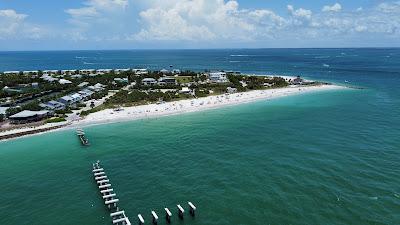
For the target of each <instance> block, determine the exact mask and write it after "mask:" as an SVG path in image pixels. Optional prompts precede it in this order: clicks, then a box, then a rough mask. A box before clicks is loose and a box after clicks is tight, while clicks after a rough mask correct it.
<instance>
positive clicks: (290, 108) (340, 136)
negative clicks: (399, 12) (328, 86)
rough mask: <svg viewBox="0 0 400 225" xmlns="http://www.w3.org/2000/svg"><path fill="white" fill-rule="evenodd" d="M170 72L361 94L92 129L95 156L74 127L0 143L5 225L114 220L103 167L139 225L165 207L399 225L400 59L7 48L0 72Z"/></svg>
mask: <svg viewBox="0 0 400 225" xmlns="http://www.w3.org/2000/svg"><path fill="white" fill-rule="evenodd" d="M170 65H172V66H173V67H174V68H178V69H181V70H186V69H191V70H196V71H203V70H205V69H210V70H214V69H215V70H216V69H224V70H235V71H236V70H238V71H241V72H243V73H254V74H281V75H301V76H303V77H307V78H311V79H317V80H323V81H330V82H335V83H341V84H347V85H352V86H356V87H360V88H361V89H348V90H335V91H325V92H316V93H308V94H302V95H297V96H290V97H284V98H279V99H274V100H269V101H258V102H254V103H247V104H242V105H238V106H228V107H225V108H220V109H214V110H208V111H202V112H194V113H187V114H181V115H175V116H168V117H162V118H157V119H145V120H139V121H131V122H123V123H114V124H105V125H96V126H90V127H86V128H85V131H86V133H87V135H88V138H89V140H90V141H91V144H92V145H91V146H90V147H82V146H81V145H80V143H79V141H78V138H77V137H76V135H75V131H74V130H62V131H57V132H51V133H46V134H42V135H37V136H32V137H25V138H20V139H15V140H10V141H6V142H1V143H0V181H1V185H0V187H1V190H2V191H3V193H2V194H1V196H0V202H1V204H0V224H1V225H11V224H18V225H23V224H29V225H32V224H40V225H44V224H49V225H50V224H59V225H64V224H65V225H69V224H83V225H101V224H105V225H106V224H107V225H108V224H111V220H110V216H109V212H108V211H107V209H106V208H105V206H104V204H103V202H102V200H101V197H100V195H99V193H98V190H97V186H96V184H95V183H94V181H93V176H92V173H91V167H92V163H93V162H95V161H96V160H100V161H101V163H102V165H103V166H104V168H105V170H106V173H107V175H108V177H109V179H110V181H111V183H112V185H113V188H114V190H115V192H116V193H117V196H118V198H119V199H120V207H121V208H122V209H123V210H125V212H126V214H127V216H128V217H129V218H130V219H131V222H133V224H135V223H136V221H137V214H139V213H140V214H142V215H143V217H144V218H145V220H146V224H150V223H151V214H150V212H151V210H154V211H156V213H157V214H158V215H159V216H160V222H159V224H166V223H165V221H164V208H165V207H168V208H170V210H171V212H172V213H173V217H172V224H194V225H196V224H202V225H203V224H215V225H217V224H218V225H224V224H255V225H258V224H259V225H265V224H271V225H274V224H276V225H285V224H288V225H289V224H293V225H297V224H299V225H301V224H335V225H336V224H338V225H339V224H362V225H369V224H371V225H372V224H379V225H380V224H390V225H392V224H393V225H396V224H400V185H399V184H400V89H399V87H400V49H234V50H233V49H226V50H160V51H158V50H132V51H51V52H0V71H5V70H36V69H43V70H44V69H81V68H94V69H96V68H127V67H131V68H133V67H143V68H149V69H162V68H169V66H170ZM188 201H191V202H193V203H194V204H195V205H196V206H197V214H196V217H195V218H192V217H190V216H189V215H188V214H185V218H184V220H183V221H180V220H179V219H178V217H177V210H176V205H177V204H181V205H182V206H184V208H185V209H186V210H188V206H187V202H188ZM185 213H187V212H185Z"/></svg>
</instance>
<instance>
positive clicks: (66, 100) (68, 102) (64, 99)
mask: <svg viewBox="0 0 400 225" xmlns="http://www.w3.org/2000/svg"><path fill="white" fill-rule="evenodd" d="M57 101H58V102H61V103H62V104H64V105H71V104H74V99H73V98H71V96H68V95H66V96H63V97H61V98H59V99H58V100H57Z"/></svg>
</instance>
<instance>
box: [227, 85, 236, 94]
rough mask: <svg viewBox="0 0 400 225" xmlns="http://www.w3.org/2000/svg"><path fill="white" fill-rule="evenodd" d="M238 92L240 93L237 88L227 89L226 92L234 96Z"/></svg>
mask: <svg viewBox="0 0 400 225" xmlns="http://www.w3.org/2000/svg"><path fill="white" fill-rule="evenodd" d="M237 91H238V90H237V88H233V87H227V88H226V92H227V93H229V94H234V93H236V92H237Z"/></svg>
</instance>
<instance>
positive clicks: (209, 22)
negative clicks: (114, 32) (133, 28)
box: [131, 0, 285, 41]
mask: <svg viewBox="0 0 400 225" xmlns="http://www.w3.org/2000/svg"><path fill="white" fill-rule="evenodd" d="M173 2H174V3H173V4H172V3H171V2H170V1H169V4H168V3H160V2H158V1H155V4H153V6H152V7H151V8H149V9H147V10H144V11H142V12H140V14H139V16H140V23H141V25H142V29H141V30H140V31H139V32H138V33H136V34H134V35H133V36H132V37H131V38H132V39H136V40H149V39H155V40H189V41H204V40H211V41H213V40H232V41H246V40H253V39H254V38H255V37H256V36H264V37H268V36H271V35H272V33H271V32H272V30H275V29H277V28H278V27H281V26H284V24H285V20H284V19H283V18H282V17H280V16H278V15H277V14H275V13H274V12H273V11H271V10H267V9H256V10H247V9H239V3H238V2H237V1H223V0H181V1H173ZM160 4H161V5H160Z"/></svg>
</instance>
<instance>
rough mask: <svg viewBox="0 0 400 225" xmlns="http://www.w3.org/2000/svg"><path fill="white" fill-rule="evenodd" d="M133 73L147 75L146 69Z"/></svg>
mask: <svg viewBox="0 0 400 225" xmlns="http://www.w3.org/2000/svg"><path fill="white" fill-rule="evenodd" d="M133 72H134V73H135V74H136V75H146V74H148V73H149V72H148V71H147V69H133Z"/></svg>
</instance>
